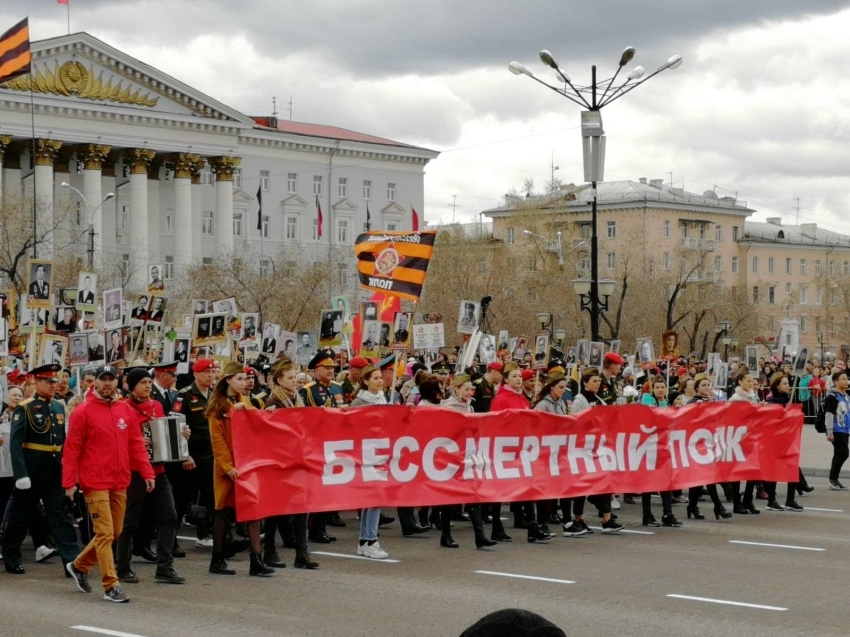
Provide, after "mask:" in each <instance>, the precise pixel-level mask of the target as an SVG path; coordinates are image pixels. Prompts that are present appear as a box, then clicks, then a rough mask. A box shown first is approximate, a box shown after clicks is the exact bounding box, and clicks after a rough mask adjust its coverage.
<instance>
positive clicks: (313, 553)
mask: <svg viewBox="0 0 850 637" xmlns="http://www.w3.org/2000/svg"><path fill="white" fill-rule="evenodd" d="M310 553H311V554H312V555H327V556H328V557H345V558H347V559H349V560H366V561H367V562H383V563H384V564H398V563H399V562H400V561H401V560H391V559H389V558H387V559H385V560H373V559H372V558H371V557H363V556H362V555H349V554H348V553H328V552H326V551H310Z"/></svg>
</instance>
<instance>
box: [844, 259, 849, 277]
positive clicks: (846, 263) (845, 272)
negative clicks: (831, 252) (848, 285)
mask: <svg viewBox="0 0 850 637" xmlns="http://www.w3.org/2000/svg"><path fill="white" fill-rule="evenodd" d="M848 275H850V261H845V262H844V276H848Z"/></svg>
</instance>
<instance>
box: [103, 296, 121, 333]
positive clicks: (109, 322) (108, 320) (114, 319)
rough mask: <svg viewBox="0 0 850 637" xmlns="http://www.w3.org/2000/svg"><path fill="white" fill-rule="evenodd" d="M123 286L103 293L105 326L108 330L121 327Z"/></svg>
mask: <svg viewBox="0 0 850 637" xmlns="http://www.w3.org/2000/svg"><path fill="white" fill-rule="evenodd" d="M121 294H122V292H121V288H115V289H113V290H106V291H105V292H104V293H103V326H104V327H105V328H106V329H108V330H113V329H115V328H118V327H121Z"/></svg>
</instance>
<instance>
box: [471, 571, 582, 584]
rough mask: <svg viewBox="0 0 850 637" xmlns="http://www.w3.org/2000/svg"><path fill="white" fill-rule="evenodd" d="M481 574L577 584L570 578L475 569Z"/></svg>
mask: <svg viewBox="0 0 850 637" xmlns="http://www.w3.org/2000/svg"><path fill="white" fill-rule="evenodd" d="M475 572H476V573H478V574H479V575H498V576H499V577H514V578H516V579H530V580H534V581H537V582H553V583H555V584H575V582H574V581H572V580H568V579H553V578H551V577H537V576H535V575H518V574H516V573H499V572H498V571H475Z"/></svg>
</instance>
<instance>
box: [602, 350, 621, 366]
mask: <svg viewBox="0 0 850 637" xmlns="http://www.w3.org/2000/svg"><path fill="white" fill-rule="evenodd" d="M605 360H606V361H608V362H611V363H614V364H615V365H622V364H623V363H624V362H625V361H624V360H623V357H622V356H620V355H619V354H617V353H616V352H608V353H607V354H605Z"/></svg>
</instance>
